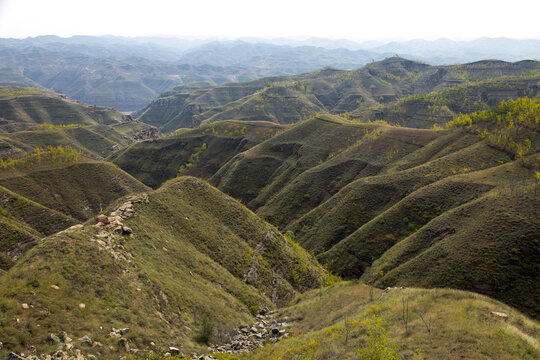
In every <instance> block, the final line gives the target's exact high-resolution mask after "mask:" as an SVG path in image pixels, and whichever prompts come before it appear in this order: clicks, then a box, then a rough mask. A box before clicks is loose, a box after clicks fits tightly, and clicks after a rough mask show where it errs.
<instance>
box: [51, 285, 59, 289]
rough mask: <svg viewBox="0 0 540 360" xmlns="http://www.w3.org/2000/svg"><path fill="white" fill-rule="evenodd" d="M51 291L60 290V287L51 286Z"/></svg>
mask: <svg viewBox="0 0 540 360" xmlns="http://www.w3.org/2000/svg"><path fill="white" fill-rule="evenodd" d="M51 289H54V290H60V287H59V286H58V285H51Z"/></svg>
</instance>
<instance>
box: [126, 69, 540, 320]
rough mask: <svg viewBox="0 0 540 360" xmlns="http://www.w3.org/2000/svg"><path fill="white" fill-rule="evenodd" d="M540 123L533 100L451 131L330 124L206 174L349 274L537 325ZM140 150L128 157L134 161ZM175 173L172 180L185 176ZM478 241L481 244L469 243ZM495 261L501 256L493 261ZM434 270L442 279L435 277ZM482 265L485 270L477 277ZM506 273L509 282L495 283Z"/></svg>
mask: <svg viewBox="0 0 540 360" xmlns="http://www.w3.org/2000/svg"><path fill="white" fill-rule="evenodd" d="M512 79H513V78H512ZM512 81H513V80H512ZM523 81H525V83H527V81H528V80H527V79H524V80H523ZM473 89H474V88H473ZM539 117H540V116H539V115H538V100H537V99H532V100H531V99H528V98H523V99H519V100H516V101H514V102H509V103H506V102H502V103H501V104H500V105H497V106H495V107H492V108H490V109H489V110H486V111H482V112H478V113H472V114H471V115H460V116H459V117H457V118H456V119H455V120H453V121H452V122H450V123H449V125H448V126H449V128H448V129H445V130H443V129H441V130H432V129H431V130H429V129H412V128H402V127H394V126H389V125H387V124H384V123H355V122H351V121H347V120H345V119H343V118H340V117H337V116H332V115H319V116H315V117H312V118H310V119H307V120H304V121H301V122H300V123H298V124H296V125H294V126H291V127H288V128H286V129H284V130H283V131H281V132H279V133H278V134H276V135H275V136H273V137H271V138H269V139H267V140H265V141H262V142H260V143H259V144H258V145H256V146H253V147H251V148H249V149H247V150H245V151H242V152H238V154H237V155H235V156H233V157H231V158H230V159H229V160H228V161H226V162H225V163H224V164H223V165H222V166H221V167H220V168H219V169H218V170H217V171H215V173H214V174H213V175H212V176H210V174H209V173H205V174H204V176H205V177H206V178H208V181H209V182H210V183H211V184H213V185H215V186H216V187H218V188H219V189H221V190H222V191H224V192H225V193H227V194H229V195H231V196H233V197H235V198H238V199H240V200H241V201H242V202H244V203H245V204H246V205H247V206H248V207H249V208H250V209H252V210H254V211H255V212H256V213H257V214H258V215H260V216H261V217H263V218H264V219H267V220H268V221H269V222H271V223H273V224H276V225H278V226H279V227H280V229H282V230H283V231H291V232H292V233H294V235H295V239H296V241H298V242H299V243H300V244H301V245H302V246H303V247H305V248H306V249H308V250H309V251H310V252H312V253H313V254H315V255H316V256H317V258H318V259H319V260H320V261H321V262H322V263H324V264H326V266H328V267H329V268H330V269H331V270H332V271H334V272H336V273H337V274H338V275H341V276H344V277H356V278H357V277H362V278H363V279H365V280H366V281H370V282H375V283H376V284H378V285H380V286H390V285H391V286H395V285H400V284H406V285H407V286H414V281H415V280H414V279H417V278H416V277H417V276H418V277H420V278H421V279H422V280H417V281H419V282H420V283H422V285H423V286H425V287H443V286H446V285H445V284H451V285H450V286H452V287H455V288H461V289H467V290H472V291H477V292H480V293H484V294H488V295H490V296H492V297H495V298H497V299H500V300H503V301H505V302H507V303H508V304H511V305H513V306H516V307H518V308H519V309H521V310H523V311H525V312H527V313H528V314H530V315H532V316H538V311H539V308H538V306H539V304H538V303H537V302H536V300H534V299H536V298H538V289H537V287H535V286H534V284H536V283H537V281H538V277H537V275H535V274H536V273H537V272H536V271H535V270H534V268H535V266H536V265H535V264H537V263H538V259H537V258H535V256H534V255H533V254H535V253H537V252H538V251H537V250H538V242H537V241H536V240H535V239H537V238H538V224H537V221H536V220H535V219H536V218H538V216H537V215H538V214H536V209H538V208H540V206H538V205H539V204H538V199H537V196H536V195H535V194H536V191H537V188H538V180H537V179H536V178H537V176H538V175H537V173H538V169H539V166H540V165H539V164H538V160H537V156H538V149H539V148H540V143H539V141H540V139H539V138H538V133H537V129H536V128H537V126H538V118H539ZM497 119H498V120H497ZM246 123H248V122H246ZM215 124H216V125H217V124H225V123H220V122H217V123H215ZM221 126H222V125H221ZM201 129H204V126H203V127H202V128H201ZM192 131H195V130H192ZM185 134H190V131H188V132H186V133H185ZM171 139H172V138H171ZM336 139H339V141H336ZM208 141H210V140H208ZM143 144H145V143H141V144H140V145H137V146H134V147H133V149H137V150H138V152H137V153H136V154H137V155H136V157H142V158H144V156H149V155H145V153H146V152H149V154H158V153H160V151H161V154H168V155H164V156H168V157H170V156H175V155H176V154H179V152H180V151H181V150H180V149H178V150H172V149H171V150H168V149H166V148H165V147H163V149H162V150H158V149H155V148H152V147H151V145H152V143H149V144H147V145H146V144H145V145H144V147H143V146H142V145H143ZM145 147H146V148H148V150H147V149H145ZM158 147H159V146H158ZM150 149H151V150H150ZM130 151H132V148H128V149H127V150H126V151H125V153H123V154H122V157H123V158H124V159H126V158H130V157H131V158H135V155H129V153H130ZM178 158H180V157H178ZM185 158H186V156H184V157H183V159H185ZM157 161H158V158H157V157H156V158H154V162H157ZM183 161H184V162H179V163H178V164H177V165H176V166H178V169H180V168H182V166H185V165H186V161H187V160H183ZM169 163H170V162H167V164H169ZM132 164H135V163H134V162H133V163H132ZM119 165H120V166H123V167H124V166H125V165H123V164H121V163H119ZM130 166H132V167H136V166H134V165H130ZM176 166H175V167H176ZM200 166H201V165H198V166H196V167H195V168H194V171H197V170H196V169H197V168H198V167H200ZM152 167H154V168H160V167H159V166H156V165H152ZM164 167H165V165H161V168H164ZM213 169H215V167H214V168H213ZM169 173H170V174H171V175H170V176H171V177H172V176H173V174H174V169H171V170H169ZM134 175H135V176H137V177H139V178H140V179H141V180H143V181H145V182H146V183H149V182H151V181H154V180H149V178H148V176H147V174H144V175H143V174H142V173H137V172H135V173H134ZM143 176H144V177H145V178H144V179H143ZM150 178H151V177H150ZM156 179H157V178H156ZM160 181H162V180H160ZM158 183H159V181H158ZM152 186H154V187H155V186H156V185H155V183H152ZM509 189H510V190H509ZM511 204H515V205H513V206H511ZM517 204H520V205H519V206H518V205H517ZM482 209H493V211H494V212H493V213H492V214H491V215H487V214H489V213H488V212H487V211H486V210H482ZM526 209H528V210H526ZM527 212H528V214H529V215H530V216H531V217H530V218H529V219H530V220H526V216H527V215H526V214H527ZM486 216H487V217H486ZM518 219H523V220H518ZM484 223H485V224H491V225H489V226H488V225H486V226H488V227H489V228H490V229H492V230H489V231H487V230H485V229H484V226H483V225H482V224H484ZM518 223H520V224H522V225H523V226H522V227H518V226H517V224H518ZM449 224H452V225H449ZM482 232H484V233H485V234H484V235H480V234H481V233H482ZM471 237H475V238H477V242H475V243H474V244H472V243H469V242H467V239H470V238H471ZM509 239H512V240H509ZM484 252H488V253H489V254H490V256H489V257H488V258H484V257H483V255H481V254H483V253H484ZM517 254H528V256H525V257H524V258H521V262H520V265H515V264H513V263H512V261H511V260H510V259H512V258H516V257H517V256H518V255H517ZM454 259H456V260H454ZM457 259H459V261H458V260H457ZM434 262H435V263H440V265H439V266H440V268H441V271H438V272H430V271H429V270H428V269H429V268H430V267H431V266H432V265H431V264H432V263H434ZM472 264H476V265H474V267H475V269H476V270H477V271H470V270H468V269H469V268H470V267H471V266H473V265H472ZM479 264H481V265H479ZM372 266H373V269H374V270H372V268H371V267H372ZM401 269H403V270H401ZM381 271H382V274H383V275H380V274H381ZM501 271H503V272H504V273H505V274H506V275H505V276H504V277H501V276H498V275H496V274H499V273H501ZM428 273H429V275H428ZM377 274H379V275H377ZM405 274H406V275H405ZM512 279H520V280H519V282H514V280H512ZM516 281H517V280H516Z"/></svg>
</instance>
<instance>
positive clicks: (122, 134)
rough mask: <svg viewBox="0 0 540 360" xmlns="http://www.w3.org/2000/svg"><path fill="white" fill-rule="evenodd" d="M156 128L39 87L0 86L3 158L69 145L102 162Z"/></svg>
mask: <svg viewBox="0 0 540 360" xmlns="http://www.w3.org/2000/svg"><path fill="white" fill-rule="evenodd" d="M157 134H158V131H157V129H155V128H154V127H152V126H149V125H147V124H144V123H141V122H138V121H133V119H132V118H131V117H130V116H125V115H122V114H121V113H119V112H118V111H116V110H114V109H112V108H106V107H97V106H90V105H86V104H81V103H79V102H77V101H73V100H70V99H68V98H66V97H65V96H64V95H61V94H58V93H55V92H52V91H49V90H44V89H36V88H23V87H16V86H5V87H0V157H9V156H17V155H20V154H22V153H24V152H28V151H32V150H33V149H34V148H37V147H41V148H46V147H47V146H64V147H65V146H70V147H72V148H74V149H78V150H81V151H83V152H84V153H85V154H86V155H89V156H91V157H94V158H97V159H103V158H105V157H107V156H109V155H110V154H112V153H114V152H115V151H118V150H119V149H121V148H123V147H125V146H127V145H128V144H130V143H133V142H134V141H136V140H144V139H148V138H153V137H156V136H157Z"/></svg>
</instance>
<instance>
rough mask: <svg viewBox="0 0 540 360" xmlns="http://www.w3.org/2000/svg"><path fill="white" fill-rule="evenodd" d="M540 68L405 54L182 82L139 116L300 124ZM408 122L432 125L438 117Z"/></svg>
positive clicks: (157, 120)
mask: <svg viewBox="0 0 540 360" xmlns="http://www.w3.org/2000/svg"><path fill="white" fill-rule="evenodd" d="M539 71H540V63H538V62H536V61H522V62H517V63H506V62H502V61H480V62H476V63H471V64H464V65H453V66H429V65H426V64H422V63H418V62H414V61H409V60H405V59H402V58H388V59H385V60H383V61H379V62H374V63H371V64H368V65H365V66H364V67H361V68H359V69H355V70H350V71H345V70H338V69H332V68H325V69H322V70H319V71H316V72H313V73H309V74H303V75H295V76H288V77H279V78H263V79H259V80H257V81H252V82H246V83H240V84H234V85H232V84H224V85H221V86H210V85H208V84H206V85H204V84H201V85H199V86H197V87H196V88H195V89H191V88H185V87H178V88H174V89H171V90H170V91H168V92H166V93H165V94H163V96H161V97H160V98H158V99H156V100H154V101H153V102H152V103H151V104H150V105H148V107H146V108H145V109H143V110H142V111H141V113H140V114H141V115H140V117H139V120H141V121H143V122H147V123H149V124H152V125H156V126H158V127H160V128H163V129H167V131H172V130H174V129H177V128H180V127H193V126H197V125H199V124H201V123H204V122H212V121H216V120H232V119H234V120H246V121H249V120H265V121H272V122H276V123H294V122H297V121H300V120H302V119H305V118H307V117H309V116H311V115H314V114H316V113H319V112H327V113H334V114H340V113H346V112H352V111H355V113H357V112H359V113H361V112H363V111H364V110H365V109H367V108H371V107H374V106H378V105H381V104H387V103H390V102H393V101H396V100H398V99H401V98H404V97H407V96H412V95H418V94H425V93H428V92H432V91H436V90H441V89H445V88H448V87H455V86H456V85H459V84H466V83H470V82H477V81H482V80H488V79H495V78H503V77H505V76H521V75H524V76H538V75H537V74H538V72H539ZM535 74H536V75H535ZM520 83H521V85H522V86H525V88H526V89H524V90H527V89H529V88H531V87H535V86H536V88H537V84H536V85H535V82H534V81H532V82H529V83H528V84H527V83H526V82H525V81H521V82H520ZM534 91H537V90H534ZM524 95H530V94H529V91H528V90H527V91H525V92H524V93H523V94H522V93H521V92H519V91H517V92H516V93H514V92H512V91H510V92H509V93H506V94H499V96H502V98H505V99H508V98H515V97H519V96H524ZM493 96H495V93H494V95H493ZM495 97H496V96H495ZM492 100H493V99H492ZM489 105H492V103H490V104H489ZM469 110H470V111H474V110H478V109H476V108H473V109H469ZM445 119H446V120H447V118H445ZM406 125H409V126H415V127H416V126H418V127H427V128H431V127H432V125H433V122H430V123H428V124H426V123H424V124H420V123H418V122H415V123H412V122H411V123H410V124H406Z"/></svg>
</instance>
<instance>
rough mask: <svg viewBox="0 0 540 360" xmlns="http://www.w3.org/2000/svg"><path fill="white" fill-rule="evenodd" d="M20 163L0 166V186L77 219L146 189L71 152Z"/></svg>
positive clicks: (106, 165)
mask: <svg viewBox="0 0 540 360" xmlns="http://www.w3.org/2000/svg"><path fill="white" fill-rule="evenodd" d="M68 149H69V148H68ZM15 161H17V160H15ZM20 161H26V162H19V163H15V164H14V165H6V164H5V163H4V164H3V165H5V166H6V167H0V185H2V186H3V187H5V188H7V189H9V190H11V191H12V192H14V193H17V194H19V195H22V196H24V197H26V198H28V199H30V200H32V201H35V202H37V203H39V204H41V205H43V206H46V207H48V208H51V209H54V210H57V211H60V212H62V213H64V214H66V215H69V216H72V217H74V218H75V219H79V220H86V219H88V218H89V217H90V216H92V215H95V214H96V213H97V212H99V211H100V210H101V209H103V208H105V207H107V206H108V205H109V204H110V203H111V202H112V201H114V200H115V199H117V198H118V197H120V196H123V195H126V194H129V193H132V192H139V191H144V190H146V189H147V188H146V186H144V185H143V184H141V183H140V182H139V181H137V180H136V179H134V178H133V177H131V176H130V175H128V174H126V173H125V172H123V171H122V170H120V169H119V168H117V167H116V166H114V165H112V164H111V163H107V162H100V161H94V160H91V159H88V158H84V157H82V156H80V155H79V154H77V153H76V152H73V150H64V149H63V148H51V150H45V151H42V152H41V153H34V154H32V155H27V157H25V158H23V159H22V160H20Z"/></svg>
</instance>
